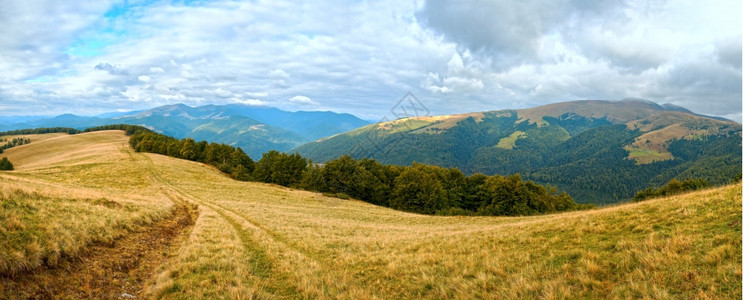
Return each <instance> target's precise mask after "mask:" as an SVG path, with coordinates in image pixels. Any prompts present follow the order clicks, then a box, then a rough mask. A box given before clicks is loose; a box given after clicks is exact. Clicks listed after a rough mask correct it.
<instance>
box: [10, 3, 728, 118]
mask: <svg viewBox="0 0 743 300" xmlns="http://www.w3.org/2000/svg"><path fill="white" fill-rule="evenodd" d="M407 92H411V93H412V94H414V95H415V96H416V97H417V98H418V99H419V100H420V101H421V103H423V105H425V106H426V108H428V110H429V111H430V112H431V114H436V115H438V114H450V113H461V112H471V111H483V110H496V109H506V108H524V107H531V106H536V105H541V104H547V103H551V102H560V101H567V100H579V99H606V100H618V99H622V98H625V97H639V98H645V99H649V100H652V101H655V102H658V103H673V104H676V105H681V106H684V107H687V108H689V109H691V110H693V111H695V112H698V113H703V114H709V115H716V116H724V117H728V118H731V119H735V120H738V121H739V122H740V117H741V1H739V0H732V1H696V0H673V1H667V2H664V1H653V0H650V1H620V0H606V1H603V0H591V1H585V0H555V1H541V0H514V1H500V0H493V1H468V0H464V1H435V0H432V1H417V0H414V1H404V0H389V1H387V0H374V1H323V0H320V1H307V2H299V1H276V0H270V1H260V0H257V1H244V2H242V1H136V0H135V1H109V0H91V1H84V0H81V1H58V0H50V1H41V0H0V115H3V116H8V115H54V114H61V113H75V114H79V115H94V114H98V113H103V112H110V111H117V110H118V111H125V110H126V111H128V110H137V109H144V108H151V107H155V106H160V105H165V104H173V103H184V104H187V105H191V106H197V105H204V104H226V103H245V104H250V105H269V106H275V107H279V108H282V109H287V110H332V111H337V112H348V113H352V114H355V115H357V116H359V117H362V118H365V119H370V120H376V119H379V118H382V117H386V116H389V115H390V109H391V108H392V107H393V106H394V105H395V103H396V102H397V101H398V100H399V99H400V98H401V97H403V96H404V95H405V94H406V93H407Z"/></svg>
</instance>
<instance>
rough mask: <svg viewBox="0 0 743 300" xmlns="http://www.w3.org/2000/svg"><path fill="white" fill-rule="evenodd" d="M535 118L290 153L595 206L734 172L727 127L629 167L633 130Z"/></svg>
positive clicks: (323, 144) (733, 143) (400, 133)
mask: <svg viewBox="0 0 743 300" xmlns="http://www.w3.org/2000/svg"><path fill="white" fill-rule="evenodd" d="M543 119H544V122H543V123H541V124H538V123H529V122H519V117H518V114H517V112H516V111H510V112H499V113H484V117H483V118H481V119H477V120H476V119H475V118H472V117H469V118H466V119H463V120H461V121H459V122H457V123H456V126H453V127H451V128H449V129H446V130H436V131H435V133H430V132H422V131H421V130H420V129H417V128H419V127H420V126H416V124H409V125H407V126H408V127H409V128H410V130H407V131H406V130H390V131H385V130H380V129H376V128H374V127H373V126H367V127H364V128H362V129H360V130H357V131H354V132H350V133H348V134H344V135H339V136H335V137H332V138H329V139H325V140H322V141H319V142H315V143H309V144H306V145H304V146H302V147H299V148H297V149H296V150H295V151H296V152H297V153H300V154H302V155H303V156H306V157H308V158H312V159H314V160H316V161H319V162H324V161H328V160H331V159H334V158H336V157H339V156H341V155H350V156H351V157H353V158H356V159H362V158H374V159H376V160H377V161H380V162H381V163H384V164H395V165H403V166H404V165H407V166H410V165H412V164H413V163H414V162H417V163H424V164H430V165H437V166H445V167H456V168H459V169H460V170H462V172H464V173H465V174H476V173H483V174H517V173H518V174H521V176H522V177H523V179H525V180H532V181H534V182H537V183H540V184H552V185H556V186H557V187H559V188H560V189H561V190H564V191H566V192H567V193H568V194H570V195H571V196H573V197H574V198H575V200H576V202H579V203H593V204H600V205H603V204H611V203H618V202H622V201H629V200H631V199H632V197H633V196H634V194H635V193H636V192H637V191H639V190H642V189H645V188H646V187H648V186H656V187H657V186H662V185H664V184H666V183H668V182H669V181H670V180H672V179H674V178H675V179H677V180H681V181H683V180H686V179H692V178H703V179H705V180H707V181H708V182H709V184H711V185H720V184H725V183H728V182H730V181H731V180H733V179H734V178H736V177H737V176H738V175H739V174H740V173H741V171H740V165H741V138H740V129H736V128H733V127H730V128H727V129H723V130H722V131H721V132H720V134H719V135H710V136H700V137H698V138H697V139H694V140H688V139H680V140H672V141H670V142H669V145H668V149H669V151H670V152H671V153H672V155H673V157H674V159H672V160H666V161H658V162H653V163H650V164H636V163H635V161H633V160H630V159H627V157H628V155H629V152H628V151H627V150H626V149H624V146H625V145H628V144H631V143H632V142H633V141H634V139H635V138H637V137H639V136H640V135H642V134H643V132H641V131H639V130H630V129H628V127H627V125H625V124H612V123H611V122H609V121H607V120H606V119H591V118H585V117H582V116H578V115H571V114H566V115H563V116H560V117H558V118H555V117H549V116H547V117H544V118H543ZM396 126H398V127H402V126H406V124H405V123H401V124H398V125H396ZM505 137H516V138H515V140H514V141H512V142H513V147H512V149H508V148H502V147H497V146H496V145H498V144H499V141H500V140H501V139H502V138H505Z"/></svg>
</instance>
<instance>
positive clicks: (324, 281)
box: [0, 133, 741, 299]
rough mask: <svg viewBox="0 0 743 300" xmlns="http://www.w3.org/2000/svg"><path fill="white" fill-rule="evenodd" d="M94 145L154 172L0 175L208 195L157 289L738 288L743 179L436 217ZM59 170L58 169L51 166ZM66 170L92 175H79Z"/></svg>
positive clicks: (700, 291) (409, 292)
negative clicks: (683, 190) (600, 200)
mask: <svg viewBox="0 0 743 300" xmlns="http://www.w3.org/2000/svg"><path fill="white" fill-rule="evenodd" d="M99 134H100V135H107V134H108V135H119V133H99ZM100 138H103V137H102V136H101V137H100ZM119 138H121V136H120V137H119ZM58 142H61V141H58ZM39 144H40V143H39ZM31 145H33V143H32V144H31ZM120 145H121V144H120ZM114 148H115V147H114ZM19 149H20V148H19ZM66 151H68V150H66ZM69 151H75V150H69ZM9 155H12V153H9ZM80 155H83V156H84V155H85V154H82V153H81V154H80ZM97 155H99V156H110V157H119V159H120V161H118V163H116V164H112V165H108V168H109V169H112V168H114V165H115V166H116V168H119V167H121V168H123V170H126V171H125V172H128V173H129V174H132V176H134V175H136V174H139V175H140V176H143V177H140V180H143V182H141V183H139V185H137V186H136V188H130V189H126V188H124V187H122V186H118V185H114V186H107V185H103V184H102V183H101V182H98V183H96V179H95V177H97V176H99V173H97V172H95V171H89V172H88V171H83V170H80V169H78V168H79V166H78V163H77V162H78V161H77V160H76V159H75V158H69V159H66V160H65V161H66V162H60V161H56V162H55V161H53V160H50V161H49V162H48V163H49V164H50V165H52V166H56V167H48V168H46V167H42V166H41V165H36V167H35V168H33V169H25V168H23V167H22V168H21V169H20V171H14V172H10V173H7V174H4V173H0V174H3V175H2V176H0V182H3V184H5V183H6V182H11V181H12V182H15V187H16V188H18V189H20V188H23V189H24V190H26V191H35V190H39V193H40V194H44V195H47V194H48V195H52V196H49V197H50V198H54V199H56V198H55V197H57V198H65V197H66V196H64V195H67V194H65V193H72V194H74V193H76V191H77V189H79V190H80V192H79V193H86V194H85V195H87V193H90V194H91V195H93V194H95V195H104V196H105V197H106V198H107V199H111V200H114V201H117V202H118V201H122V202H123V201H125V200H126V201H131V202H132V203H138V204H140V205H141V206H142V207H152V209H151V210H147V211H154V212H156V211H163V210H164V209H165V207H167V206H168V205H167V203H168V201H169V200H168V199H172V200H173V201H188V202H192V203H195V204H198V205H199V218H198V220H197V221H196V224H195V226H194V229H193V231H192V232H191V234H190V236H188V237H187V241H186V242H185V243H184V244H183V246H182V247H181V248H180V250H179V251H178V252H177V253H171V254H170V255H171V257H170V261H169V262H168V263H167V264H164V265H163V266H161V267H160V269H159V271H158V273H159V275H158V276H156V277H155V278H153V280H152V282H151V284H150V286H149V287H148V288H147V290H146V292H147V293H148V295H149V296H150V297H155V298H195V299H198V298H236V299H243V298H345V299H396V298H435V299H438V298H507V299H514V298H611V299H626V298H642V297H647V298H668V299H672V298H733V297H739V296H740V294H741V285H740V282H741V255H740V253H741V186H740V184H736V185H731V186H726V187H722V188H717V189H711V190H706V191H702V192H697V193H693V194H688V195H683V196H678V197H673V198H663V199H655V200H650V201H646V202H642V203H636V204H626V205H619V206H614V207H608V208H603V209H597V210H592V211H581V212H571V213H564V214H556V215H547V216H536V217H516V218H509V217H437V216H421V215H415V214H409V213H404V212H399V211H394V210H390V209H386V208H382V207H376V206H372V205H369V204H366V203H363V202H360V201H354V200H350V201H345V200H338V199H335V198H328V197H324V196H322V195H320V194H316V193H311V192H305V191H297V190H291V189H287V188H282V187H278V186H273V185H267V184H260V183H249V182H237V181H233V180H231V179H229V178H227V177H225V176H223V175H222V174H221V173H219V172H218V171H217V170H215V169H214V168H211V167H207V166H204V165H201V164H198V163H193V162H188V161H183V160H177V159H173V158H169V157H164V156H160V155H151V154H141V153H131V152H130V151H128V150H127V149H126V147H124V146H121V148H119V149H116V150H113V149H109V150H105V151H104V150H100V151H99V152H98V154H97ZM95 157H96V156H91V157H89V159H90V160H93V161H95ZM11 160H12V159H11ZM103 160H107V159H103ZM28 164H32V165H33V162H30V161H29V162H28ZM55 168H57V169H58V170H59V172H60V173H57V175H56V176H52V175H47V174H46V173H45V172H51V170H57V169H55ZM67 172H76V173H75V174H77V176H80V177H82V178H84V180H81V181H75V180H73V179H71V177H75V176H70V175H66V174H65V173H67ZM88 180H90V181H91V182H93V183H88ZM21 182H23V183H21ZM27 183H28V184H27ZM78 186H79V187H78ZM57 187H60V188H61V190H62V192H58V191H57V190H56V188H57ZM64 188H69V191H68V192H64ZM67 198H76V197H67ZM77 198H86V199H87V198H90V199H95V198H98V197H97V196H83V197H77ZM50 201H51V200H50ZM147 201H151V202H152V204H151V206H147V205H146V204H145V203H148V202H147ZM143 210H144V208H143ZM55 221H56V222H59V223H60V224H63V223H64V220H63V219H56V220H55Z"/></svg>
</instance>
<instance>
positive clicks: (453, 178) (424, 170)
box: [129, 131, 592, 216]
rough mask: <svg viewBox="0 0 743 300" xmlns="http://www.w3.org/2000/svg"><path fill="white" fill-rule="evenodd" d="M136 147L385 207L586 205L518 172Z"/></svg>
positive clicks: (152, 141) (149, 137)
mask: <svg viewBox="0 0 743 300" xmlns="http://www.w3.org/2000/svg"><path fill="white" fill-rule="evenodd" d="M129 143H130V145H131V146H132V148H134V150H135V151H138V152H149V153H157V154H163V155H167V156H171V157H176V158H181V159H187V160H191V161H196V162H202V163H205V164H209V165H212V166H215V167H217V168H218V169H219V170H220V171H222V172H225V173H227V174H230V175H231V176H232V177H233V178H234V179H237V180H243V181H259V182H265V183H273V184H278V185H282V186H286V187H292V188H299V189H305V190H310V191H317V192H322V193H325V194H326V195H330V196H335V197H339V198H349V197H353V198H356V199H359V200H362V201H366V202H369V203H372V204H376V205H381V206H386V207H390V208H393V209H398V210H403V211H409V212H415V213H422V214H440V215H488V216H493V215H506V216H516V215H535V214H544V213H551V212H558V211H569V210H576V209H584V208H588V207H592V205H579V204H577V203H575V202H574V201H573V199H572V198H571V197H570V196H569V195H568V194H566V193H565V192H559V191H558V190H557V188H555V187H550V186H542V185H538V184H536V183H534V182H532V181H524V180H523V179H522V178H521V176H519V175H512V176H500V175H493V176H486V175H483V174H474V175H471V176H465V175H464V174H463V173H462V172H461V171H460V170H459V169H457V168H443V167H437V166H431V165H425V164H417V163H416V164H413V165H412V166H396V165H383V164H381V163H379V162H377V161H375V160H373V159H361V160H356V159H353V158H351V157H350V156H348V155H345V156H341V157H339V158H337V159H334V160H331V161H329V162H327V163H325V164H315V163H313V162H312V161H311V160H307V159H306V158H304V157H302V156H301V155H299V154H296V153H294V154H288V153H283V152H278V151H275V150H272V151H269V152H266V153H264V154H263V156H262V157H261V159H259V160H258V161H257V162H254V161H253V160H252V159H251V158H250V157H249V156H248V155H246V154H245V153H244V152H243V151H242V149H240V148H239V147H233V146H230V145H225V144H216V143H207V142H205V141H199V142H197V141H194V140H193V139H191V138H185V139H180V140H179V139H176V138H172V137H169V136H165V135H162V134H158V133H154V132H151V131H146V132H138V133H135V134H133V135H132V136H131V137H130V140H129Z"/></svg>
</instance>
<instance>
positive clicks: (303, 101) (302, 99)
mask: <svg viewBox="0 0 743 300" xmlns="http://www.w3.org/2000/svg"><path fill="white" fill-rule="evenodd" d="M289 102H292V103H295V104H299V105H307V106H317V105H318V104H317V102H315V101H312V99H310V98H309V97H307V96H302V95H297V96H294V97H291V98H289Z"/></svg>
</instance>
